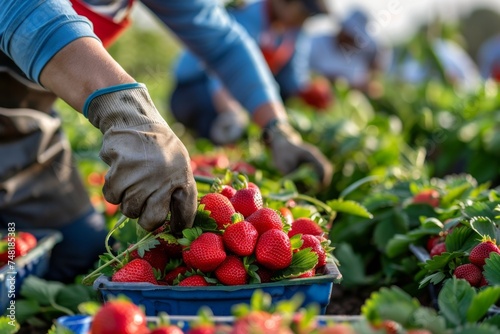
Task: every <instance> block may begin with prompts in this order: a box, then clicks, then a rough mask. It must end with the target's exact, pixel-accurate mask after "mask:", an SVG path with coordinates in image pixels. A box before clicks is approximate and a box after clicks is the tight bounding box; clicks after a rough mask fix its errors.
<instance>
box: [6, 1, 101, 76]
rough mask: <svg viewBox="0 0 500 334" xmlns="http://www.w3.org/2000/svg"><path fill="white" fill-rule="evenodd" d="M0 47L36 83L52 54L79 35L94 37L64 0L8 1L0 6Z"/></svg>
mask: <svg viewBox="0 0 500 334" xmlns="http://www.w3.org/2000/svg"><path fill="white" fill-rule="evenodd" d="M0 22H1V23H0V50H2V51H3V52H4V53H5V54H7V55H8V56H9V57H10V58H12V59H13V60H14V62H15V63H16V64H17V66H19V68H21V69H22V70H23V72H24V73H25V74H26V76H27V77H28V78H30V79H31V80H33V81H36V82H38V83H39V77H40V73H41V72H42V70H43V68H44V67H45V65H46V64H47V63H48V62H49V61H50V59H52V57H53V56H54V55H55V54H56V53H57V52H59V51H60V50H61V49H62V48H64V47H65V46H66V45H68V44H69V43H71V42H72V41H74V40H76V39H78V38H81V37H94V38H97V37H96V36H95V34H94V32H93V30H92V25H91V23H90V22H89V21H88V20H87V19H85V18H83V17H82V16H78V15H77V14H76V13H75V11H74V10H73V8H72V6H71V4H70V2H69V1H67V0H22V1H20V0H19V1H15V0H7V1H3V2H2V6H0Z"/></svg>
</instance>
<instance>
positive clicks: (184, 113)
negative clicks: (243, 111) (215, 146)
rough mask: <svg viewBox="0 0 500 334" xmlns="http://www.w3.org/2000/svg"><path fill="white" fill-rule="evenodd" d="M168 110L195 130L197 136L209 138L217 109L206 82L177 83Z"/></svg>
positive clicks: (180, 121) (186, 125) (183, 123)
mask: <svg viewBox="0 0 500 334" xmlns="http://www.w3.org/2000/svg"><path fill="white" fill-rule="evenodd" d="M169 104H170V111H171V113H172V115H173V116H174V118H175V119H176V120H177V121H178V122H179V123H181V124H182V125H184V126H185V127H186V128H188V129H189V130H191V131H194V132H195V135H196V136H197V137H201V138H209V133H210V128H211V126H212V123H213V122H214V120H215V118H216V117H217V111H216V110H215V106H214V105H213V102H212V96H211V92H210V91H209V89H208V85H207V83H206V82H204V81H202V80H199V81H198V82H190V83H183V84H177V85H176V87H175V88H174V90H173V92H172V95H171V97H170V101H169Z"/></svg>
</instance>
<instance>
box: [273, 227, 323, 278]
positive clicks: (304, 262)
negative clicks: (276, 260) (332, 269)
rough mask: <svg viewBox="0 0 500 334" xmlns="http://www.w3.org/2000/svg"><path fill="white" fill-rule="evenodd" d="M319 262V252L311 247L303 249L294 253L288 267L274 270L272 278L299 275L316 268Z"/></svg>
mask: <svg viewBox="0 0 500 334" xmlns="http://www.w3.org/2000/svg"><path fill="white" fill-rule="evenodd" d="M297 237H298V235H297ZM294 238H295V236H294ZM317 264H318V254H316V253H315V252H313V251H312V250H311V248H309V247H308V248H304V249H301V250H299V251H298V252H294V253H293V256H292V261H291V263H290V265H289V266H288V267H286V268H284V269H281V270H277V271H275V272H274V274H273V277H272V278H271V280H272V281H279V280H282V279H287V278H294V277H299V276H301V275H303V274H305V273H307V272H308V271H311V270H313V269H315V268H316V266H317ZM318 268H319V267H318ZM316 272H317V271H315V273H316Z"/></svg>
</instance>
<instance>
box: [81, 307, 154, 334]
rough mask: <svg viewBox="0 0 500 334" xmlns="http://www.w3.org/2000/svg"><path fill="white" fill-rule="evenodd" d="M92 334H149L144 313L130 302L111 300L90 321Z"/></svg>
mask: <svg viewBox="0 0 500 334" xmlns="http://www.w3.org/2000/svg"><path fill="white" fill-rule="evenodd" d="M90 332H91V333H92V334H117V333H120V334H146V333H149V329H148V327H147V322H146V316H145V314H144V312H143V311H142V310H141V309H140V308H139V307H138V306H137V305H135V304H133V303H132V302H129V301H126V300H119V299H118V300H111V301H109V302H107V303H105V304H104V306H102V307H101V309H99V311H98V312H97V313H96V315H95V316H94V318H93V320H92V325H91V328H90Z"/></svg>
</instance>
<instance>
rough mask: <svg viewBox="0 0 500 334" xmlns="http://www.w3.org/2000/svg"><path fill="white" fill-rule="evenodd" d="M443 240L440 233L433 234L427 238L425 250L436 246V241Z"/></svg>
mask: <svg viewBox="0 0 500 334" xmlns="http://www.w3.org/2000/svg"><path fill="white" fill-rule="evenodd" d="M440 242H444V238H443V237H442V236H440V235H435V236H432V237H430V238H429V239H427V245H426V248H427V251H428V252H430V251H431V250H432V248H434V246H436V245H437V244H438V243H440Z"/></svg>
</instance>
